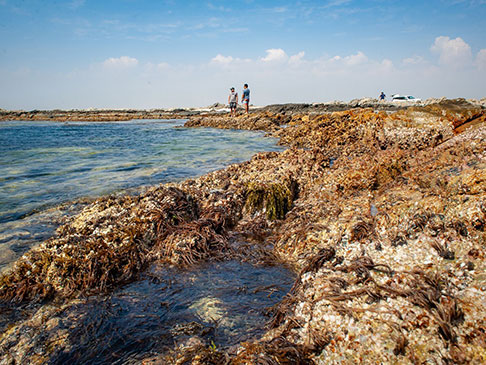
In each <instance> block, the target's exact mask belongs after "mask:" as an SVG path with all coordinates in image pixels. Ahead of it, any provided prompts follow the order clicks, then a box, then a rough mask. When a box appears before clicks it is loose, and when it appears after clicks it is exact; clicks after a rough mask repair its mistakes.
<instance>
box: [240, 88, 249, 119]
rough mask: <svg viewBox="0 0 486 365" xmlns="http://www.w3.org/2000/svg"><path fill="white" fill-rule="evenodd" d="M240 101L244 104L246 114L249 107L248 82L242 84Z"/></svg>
mask: <svg viewBox="0 0 486 365" xmlns="http://www.w3.org/2000/svg"><path fill="white" fill-rule="evenodd" d="M241 102H242V103H243V105H244V106H245V110H246V114H248V112H249V111H248V110H249V108H250V89H248V84H245V85H243V96H242V97H241Z"/></svg>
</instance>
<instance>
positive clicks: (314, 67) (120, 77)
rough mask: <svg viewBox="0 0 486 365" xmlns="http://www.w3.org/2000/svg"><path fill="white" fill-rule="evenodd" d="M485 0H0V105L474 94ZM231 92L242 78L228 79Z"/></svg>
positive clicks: (478, 90) (480, 81)
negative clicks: (245, 87)
mask: <svg viewBox="0 0 486 365" xmlns="http://www.w3.org/2000/svg"><path fill="white" fill-rule="evenodd" d="M485 19H486V0H431V1H427V2H424V1H415V0H409V1H392V0H369V1H354V0H323V1H311V0H307V1H306V0H302V1H257V0H240V1H237V2H236V1H235V2H230V1H220V0H211V1H205V0H199V1H175V0H158V1H155V0H152V1H149V0H110V1H102V0H67V1H41V0H0V79H1V80H2V87H1V88H0V108H5V109H26V110H29V109H49V108H65V109H70V108H89V107H97V108H111V107H113V108H159V107H161V108H164V107H177V106H184V107H187V106H205V105H209V104H212V103H214V102H225V101H226V98H227V92H228V89H229V87H231V86H235V87H236V88H237V90H241V86H242V84H243V83H245V82H246V83H248V84H250V89H251V90H252V102H253V103H255V104H258V105H264V104H270V103H284V102H321V101H329V100H350V99H353V98H359V97H365V96H372V97H376V96H377V95H378V94H379V92H380V91H381V90H384V91H385V93H386V94H388V95H391V94H392V93H409V94H413V95H415V96H417V97H421V98H428V97H440V96H447V97H467V98H481V97H485V96H486V92H485V90H486V88H485V87H484V84H485V82H486V37H485V34H486V21H485ZM240 92H241V91H240Z"/></svg>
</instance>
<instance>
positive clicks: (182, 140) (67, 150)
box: [0, 120, 279, 269]
mask: <svg viewBox="0 0 486 365" xmlns="http://www.w3.org/2000/svg"><path fill="white" fill-rule="evenodd" d="M182 125H183V121H175V120H142V121H129V122H110V123H94V122H68V123H59V122H27V121H25V122H24V121H20V122H19V121H15V122H3V123H0V269H1V268H2V267H4V266H5V265H6V264H8V263H10V262H12V261H14V260H15V259H16V258H17V257H18V256H20V255H21V254H22V253H24V252H25V251H26V250H28V249H29V248H30V247H31V246H32V245H33V244H35V243H37V242H40V241H42V240H44V239H46V238H47V237H49V236H50V235H51V234H52V232H53V229H55V227H56V226H57V224H58V222H59V221H60V219H61V218H62V217H63V216H64V215H66V214H72V213H74V212H76V211H77V209H79V208H80V207H81V206H82V201H83V199H84V198H95V197H98V196H101V195H105V194H110V193H114V192H118V191H125V190H127V189H135V190H136V189H138V188H140V187H142V186H147V185H156V184H159V183H164V182H169V181H177V180H182V179H185V178H189V177H195V176H199V175H202V174H204V173H206V172H209V171H212V170H215V169H219V168H222V167H224V166H227V165H228V164H231V163H236V162H241V161H244V160H248V159H249V158H250V157H251V156H252V155H253V154H254V153H256V152H259V151H273V150H278V149H279V147H277V146H276V144H275V142H276V141H275V140H274V139H271V138H265V137H264V136H263V133H260V132H250V131H235V130H217V129H210V128H198V129H190V128H183V127H182Z"/></svg>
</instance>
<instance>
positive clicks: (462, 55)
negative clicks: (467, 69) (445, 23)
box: [430, 36, 472, 68]
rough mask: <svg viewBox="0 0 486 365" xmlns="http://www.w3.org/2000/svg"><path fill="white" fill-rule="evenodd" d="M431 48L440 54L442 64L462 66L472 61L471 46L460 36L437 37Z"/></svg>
mask: <svg viewBox="0 0 486 365" xmlns="http://www.w3.org/2000/svg"><path fill="white" fill-rule="evenodd" d="M430 50H431V51H432V52H434V53H437V54H438V55H439V63H440V64H441V65H445V66H452V67H456V68H461V67H464V66H466V65H468V64H470V62H471V57H472V55H471V47H470V46H469V44H467V43H466V42H464V40H463V39H462V38H460V37H457V38H456V39H450V38H449V37H446V36H440V37H437V38H435V42H434V44H433V45H432V47H430Z"/></svg>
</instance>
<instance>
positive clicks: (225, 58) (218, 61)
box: [211, 54, 234, 65]
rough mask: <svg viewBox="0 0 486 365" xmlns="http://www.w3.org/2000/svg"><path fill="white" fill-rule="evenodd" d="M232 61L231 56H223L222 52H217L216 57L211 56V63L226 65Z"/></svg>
mask: <svg viewBox="0 0 486 365" xmlns="http://www.w3.org/2000/svg"><path fill="white" fill-rule="evenodd" d="M233 61H234V58H233V57H231V56H223V55H222V54H218V55H216V57H213V59H211V63H216V64H223V65H228V64H230V63H231V62H233Z"/></svg>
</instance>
